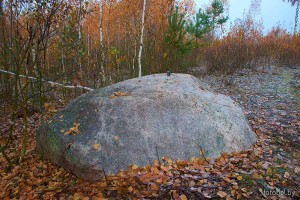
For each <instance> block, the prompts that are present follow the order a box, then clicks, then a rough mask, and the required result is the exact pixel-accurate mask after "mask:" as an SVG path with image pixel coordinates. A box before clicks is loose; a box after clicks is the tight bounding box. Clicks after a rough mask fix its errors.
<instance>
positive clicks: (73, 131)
mask: <svg viewBox="0 0 300 200" xmlns="http://www.w3.org/2000/svg"><path fill="white" fill-rule="evenodd" d="M79 125H80V123H74V126H73V127H72V128H70V129H69V130H68V131H67V132H66V133H65V135H71V134H74V135H76V134H79V133H80V131H79Z"/></svg>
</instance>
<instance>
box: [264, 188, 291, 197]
mask: <svg viewBox="0 0 300 200" xmlns="http://www.w3.org/2000/svg"><path fill="white" fill-rule="evenodd" d="M263 193H264V196H289V197H293V196H295V192H294V191H291V190H288V189H283V190H281V189H278V188H276V189H269V190H263Z"/></svg>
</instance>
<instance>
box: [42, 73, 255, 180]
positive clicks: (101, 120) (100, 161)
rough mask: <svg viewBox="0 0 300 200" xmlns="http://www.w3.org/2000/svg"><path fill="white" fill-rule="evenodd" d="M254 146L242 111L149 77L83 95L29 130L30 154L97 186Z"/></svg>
mask: <svg viewBox="0 0 300 200" xmlns="http://www.w3.org/2000/svg"><path fill="white" fill-rule="evenodd" d="M255 142H256V135H255V134H254V133H253V131H252V130H251V128H250V126H249V125H248V122H247V120H246V118H245V116H244V114H243V111H242V109H241V108H240V107H239V106H238V105H237V104H235V103H234V101H233V100H232V99H231V98H230V97H227V96H224V95H221V94H215V93H213V92H212V91H210V89H209V87H208V86H207V85H206V84H205V83H204V82H202V81H200V80H199V79H197V78H196V77H193V76H191V75H187V74H172V75H171V76H167V75H165V74H155V75H149V76H144V77H142V78H140V79H139V78H135V79H130V80H127V81H123V82H120V83H117V84H114V85H111V86H108V87H104V88H101V89H97V90H94V91H91V92H88V93H86V94H84V95H82V96H80V97H79V98H77V99H75V100H74V101H73V102H71V103H70V104H69V105H67V106H66V108H65V109H63V110H62V111H61V112H59V113H57V114H56V116H54V117H53V118H52V119H51V120H49V121H48V122H47V123H44V124H43V125H42V126H41V127H40V128H39V129H38V130H37V151H38V153H39V154H40V155H41V156H42V157H44V158H47V159H49V160H51V161H52V162H54V163H55V164H58V165H60V166H62V167H64V168H65V169H68V170H71V171H72V172H73V173H74V174H76V175H77V176H79V177H80V178H82V179H85V180H89V181H97V180H100V179H101V178H103V175H104V173H105V174H113V173H117V172H118V171H119V170H126V168H127V166H128V165H130V164H137V165H139V166H142V165H149V164H150V163H151V162H152V161H153V160H157V159H158V157H159V158H161V157H163V156H168V157H169V158H171V159H173V160H179V159H180V160H182V159H185V160H187V159H190V158H192V157H200V154H199V151H200V149H202V150H203V151H204V154H205V156H207V157H217V156H220V154H221V153H222V152H228V153H229V152H237V151H242V150H245V149H247V148H249V147H250V146H251V145H252V144H254V143H255Z"/></svg>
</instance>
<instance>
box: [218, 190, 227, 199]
mask: <svg viewBox="0 0 300 200" xmlns="http://www.w3.org/2000/svg"><path fill="white" fill-rule="evenodd" d="M217 195H218V196H219V197H221V198H224V197H226V196H227V193H226V192H223V191H219V192H218V193H217Z"/></svg>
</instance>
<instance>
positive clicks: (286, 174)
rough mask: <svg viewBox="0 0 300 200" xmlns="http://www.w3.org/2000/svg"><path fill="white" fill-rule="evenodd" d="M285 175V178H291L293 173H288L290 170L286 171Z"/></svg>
mask: <svg viewBox="0 0 300 200" xmlns="http://www.w3.org/2000/svg"><path fill="white" fill-rule="evenodd" d="M283 177H284V178H290V177H291V175H290V173H288V172H284V175H283Z"/></svg>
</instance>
